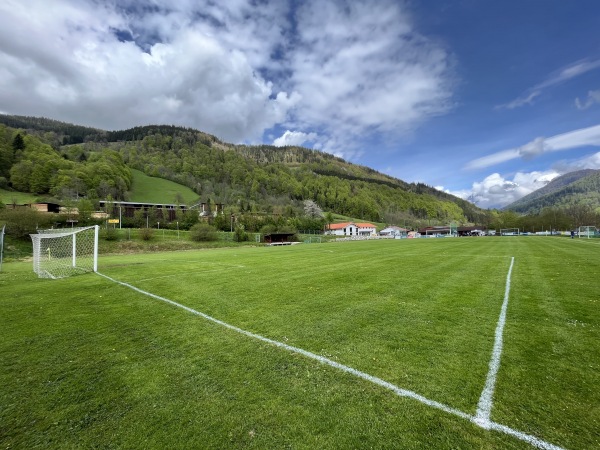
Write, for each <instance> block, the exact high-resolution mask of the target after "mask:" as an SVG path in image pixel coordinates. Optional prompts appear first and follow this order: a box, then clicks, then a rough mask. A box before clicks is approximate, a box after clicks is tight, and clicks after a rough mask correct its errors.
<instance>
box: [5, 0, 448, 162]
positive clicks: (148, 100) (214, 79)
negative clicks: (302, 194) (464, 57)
mask: <svg viewBox="0 0 600 450" xmlns="http://www.w3.org/2000/svg"><path fill="white" fill-rule="evenodd" d="M292 19H293V20H292ZM25 25H26V26H25ZM451 65H452V61H451V58H450V57H449V55H448V53H447V52H446V51H445V50H443V49H442V48H441V47H439V46H437V45H436V44H434V43H432V42H430V41H428V40H427V39H426V38H425V37H424V36H421V35H420V34H419V33H418V32H417V31H416V30H415V29H414V28H413V25H412V22H411V18H410V16H409V14H408V13H407V12H406V11H405V10H404V7H403V6H402V5H401V4H399V3H398V2H395V1H391V0H390V1H379V0H367V1H365V2H350V3H348V2H342V1H339V2H338V1H331V2H320V1H316V0H312V1H306V2H300V3H298V4H296V3H294V2H291V1H281V0H274V1H267V2H266V3H264V2H254V1H251V0H235V1H229V2H214V1H210V0H198V1H191V0H185V1H178V2H172V1H167V0H152V2H149V3H143V2H138V1H133V0H129V1H127V0H126V1H122V2H97V1H93V0H88V1H84V0H82V1H81V2H73V1H70V0H53V2H52V9H51V10H50V9H49V8H48V6H47V2H45V1H43V0H31V1H28V2H25V3H23V2H20V1H18V0H5V1H3V2H1V3H0V68H1V69H0V104H1V105H2V107H3V109H4V110H7V111H9V112H10V113H13V114H25V115H43V116H47V117H52V118H56V119H60V120H65V121H69V122H76V123H81V124H86V125H93V126H97V127H101V128H108V129H123V128H127V127H130V126H134V125H143V124H148V123H168V124H177V125H184V126H191V127H196V128H199V129H201V130H204V131H207V132H209V133H212V134H215V135H217V136H219V137H220V138H222V139H225V140H229V141H235V142H239V141H246V142H255V141H257V140H260V139H261V137H262V136H263V133H264V132H265V130H269V129H271V128H273V127H274V126H275V125H280V126H283V127H285V128H288V129H291V130H296V131H297V132H303V133H306V134H310V133H313V132H314V133H318V134H319V137H320V140H319V142H316V143H315V146H318V147H319V148H322V149H323V150H325V151H329V152H331V153H340V152H342V151H343V152H344V155H345V156H352V155H357V154H359V150H358V145H357V141H358V139H357V137H361V138H363V137H365V136H367V135H368V134H370V133H373V132H375V133H388V134H394V133H402V132H406V131H407V130H411V129H413V128H414V127H416V126H418V125H419V124H420V123H421V122H423V121H425V120H427V119H428V118H430V117H432V116H435V115H439V114H443V113H444V112H446V111H447V110H448V109H449V108H450V107H451V105H450V98H451V95H452V82H451ZM353 146H354V148H353Z"/></svg>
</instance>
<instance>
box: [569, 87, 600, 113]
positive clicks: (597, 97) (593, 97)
mask: <svg viewBox="0 0 600 450" xmlns="http://www.w3.org/2000/svg"><path fill="white" fill-rule="evenodd" d="M595 103H600V89H599V90H597V91H589V92H588V96H587V100H585V102H584V101H582V100H579V97H577V98H576V99H575V106H577V109H581V110H584V109H588V108H590V107H591V106H593V105H594V104H595Z"/></svg>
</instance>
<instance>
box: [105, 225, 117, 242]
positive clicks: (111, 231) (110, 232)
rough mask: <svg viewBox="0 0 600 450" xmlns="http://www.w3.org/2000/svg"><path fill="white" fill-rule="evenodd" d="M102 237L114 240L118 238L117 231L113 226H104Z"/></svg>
mask: <svg viewBox="0 0 600 450" xmlns="http://www.w3.org/2000/svg"><path fill="white" fill-rule="evenodd" d="M102 237H103V238H104V239H106V240H107V241H116V240H117V239H118V238H119V233H118V232H117V229H116V228H115V227H109V228H104V229H103V230H102Z"/></svg>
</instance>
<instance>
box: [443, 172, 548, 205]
mask: <svg viewBox="0 0 600 450" xmlns="http://www.w3.org/2000/svg"><path fill="white" fill-rule="evenodd" d="M559 175H560V173H559V172H557V171H555V170H548V171H544V172H538V171H535V172H517V173H516V174H515V175H514V177H513V178H512V180H511V179H507V178H505V177H503V176H502V175H500V174H499V173H493V174H491V175H488V176H487V177H485V178H484V179H483V180H481V181H476V182H474V183H473V186H472V188H471V190H462V191H448V190H446V191H445V192H449V193H450V194H453V195H456V196H458V197H461V198H463V199H466V200H469V201H472V202H473V203H475V204H476V205H477V206H479V207H481V208H500V207H503V206H506V205H508V204H510V203H512V202H514V201H516V200H518V199H520V198H521V197H524V196H525V195H527V194H530V193H532V192H533V191H535V190H537V189H540V188H542V187H544V186H545V185H546V184H548V183H549V182H550V181H552V180H553V179H554V178H556V177H557V176H559Z"/></svg>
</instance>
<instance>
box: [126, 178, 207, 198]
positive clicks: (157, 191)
mask: <svg viewBox="0 0 600 450" xmlns="http://www.w3.org/2000/svg"><path fill="white" fill-rule="evenodd" d="M131 173H132V174H133V186H132V189H131V192H130V195H129V200H130V201H132V202H145V203H176V200H175V199H176V195H177V194H178V193H179V194H181V196H182V198H183V203H184V204H193V203H196V202H197V200H198V194H196V193H195V192H194V191H192V190H191V189H190V188H188V187H187V186H183V185H181V184H177V183H174V182H173V181H169V180H165V179H164V178H157V177H150V176H148V175H146V174H144V173H143V172H141V171H139V170H135V169H131Z"/></svg>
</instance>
